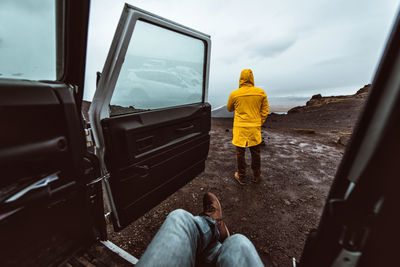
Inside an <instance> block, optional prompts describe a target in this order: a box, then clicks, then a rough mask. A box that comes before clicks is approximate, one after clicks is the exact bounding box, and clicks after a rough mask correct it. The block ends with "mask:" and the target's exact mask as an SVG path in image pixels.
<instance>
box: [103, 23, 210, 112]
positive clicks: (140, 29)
mask: <svg viewBox="0 0 400 267" xmlns="http://www.w3.org/2000/svg"><path fill="white" fill-rule="evenodd" d="M204 54H205V45H204V43H203V41H201V40H199V39H195V38H192V37H189V36H186V35H183V34H180V33H177V32H174V31H171V30H168V29H165V28H162V27H159V26H155V25H153V24H150V23H147V22H144V21H137V22H136V25H135V28H134V32H133V34H132V39H131V41H130V43H129V47H128V50H127V53H126V56H125V60H124V63H123V65H122V68H121V71H120V74H119V77H118V81H117V84H116V86H115V90H114V94H113V96H112V99H111V103H110V112H111V115H118V114H122V113H127V112H128V113H129V112H136V111H142V110H149V109H159V108H165V107H172V106H178V105H185V104H191V103H199V102H201V101H202V93H203V68H204Z"/></svg>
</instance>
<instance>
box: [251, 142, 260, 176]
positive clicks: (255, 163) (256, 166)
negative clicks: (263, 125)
mask: <svg viewBox="0 0 400 267" xmlns="http://www.w3.org/2000/svg"><path fill="white" fill-rule="evenodd" d="M250 153H251V169H252V170H253V179H252V180H251V181H252V182H255V183H258V182H259V181H260V179H261V149H260V145H256V146H252V147H250Z"/></svg>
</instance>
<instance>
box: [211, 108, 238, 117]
mask: <svg viewBox="0 0 400 267" xmlns="http://www.w3.org/2000/svg"><path fill="white" fill-rule="evenodd" d="M234 114H235V113H234V112H229V111H228V110H227V109H226V106H222V107H219V108H215V109H213V110H211V117H213V118H233V116H234Z"/></svg>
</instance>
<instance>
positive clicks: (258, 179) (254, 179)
mask: <svg viewBox="0 0 400 267" xmlns="http://www.w3.org/2000/svg"><path fill="white" fill-rule="evenodd" d="M250 181H252V182H253V183H256V184H257V183H259V182H260V181H261V176H253V178H252V179H250Z"/></svg>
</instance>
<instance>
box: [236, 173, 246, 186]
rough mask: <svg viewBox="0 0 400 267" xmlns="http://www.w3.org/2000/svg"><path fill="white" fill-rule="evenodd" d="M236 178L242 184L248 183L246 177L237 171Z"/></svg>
mask: <svg viewBox="0 0 400 267" xmlns="http://www.w3.org/2000/svg"><path fill="white" fill-rule="evenodd" d="M235 180H236V182H238V183H239V184H240V185H245V184H246V180H245V179H244V178H242V177H240V176H239V173H238V172H235Z"/></svg>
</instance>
